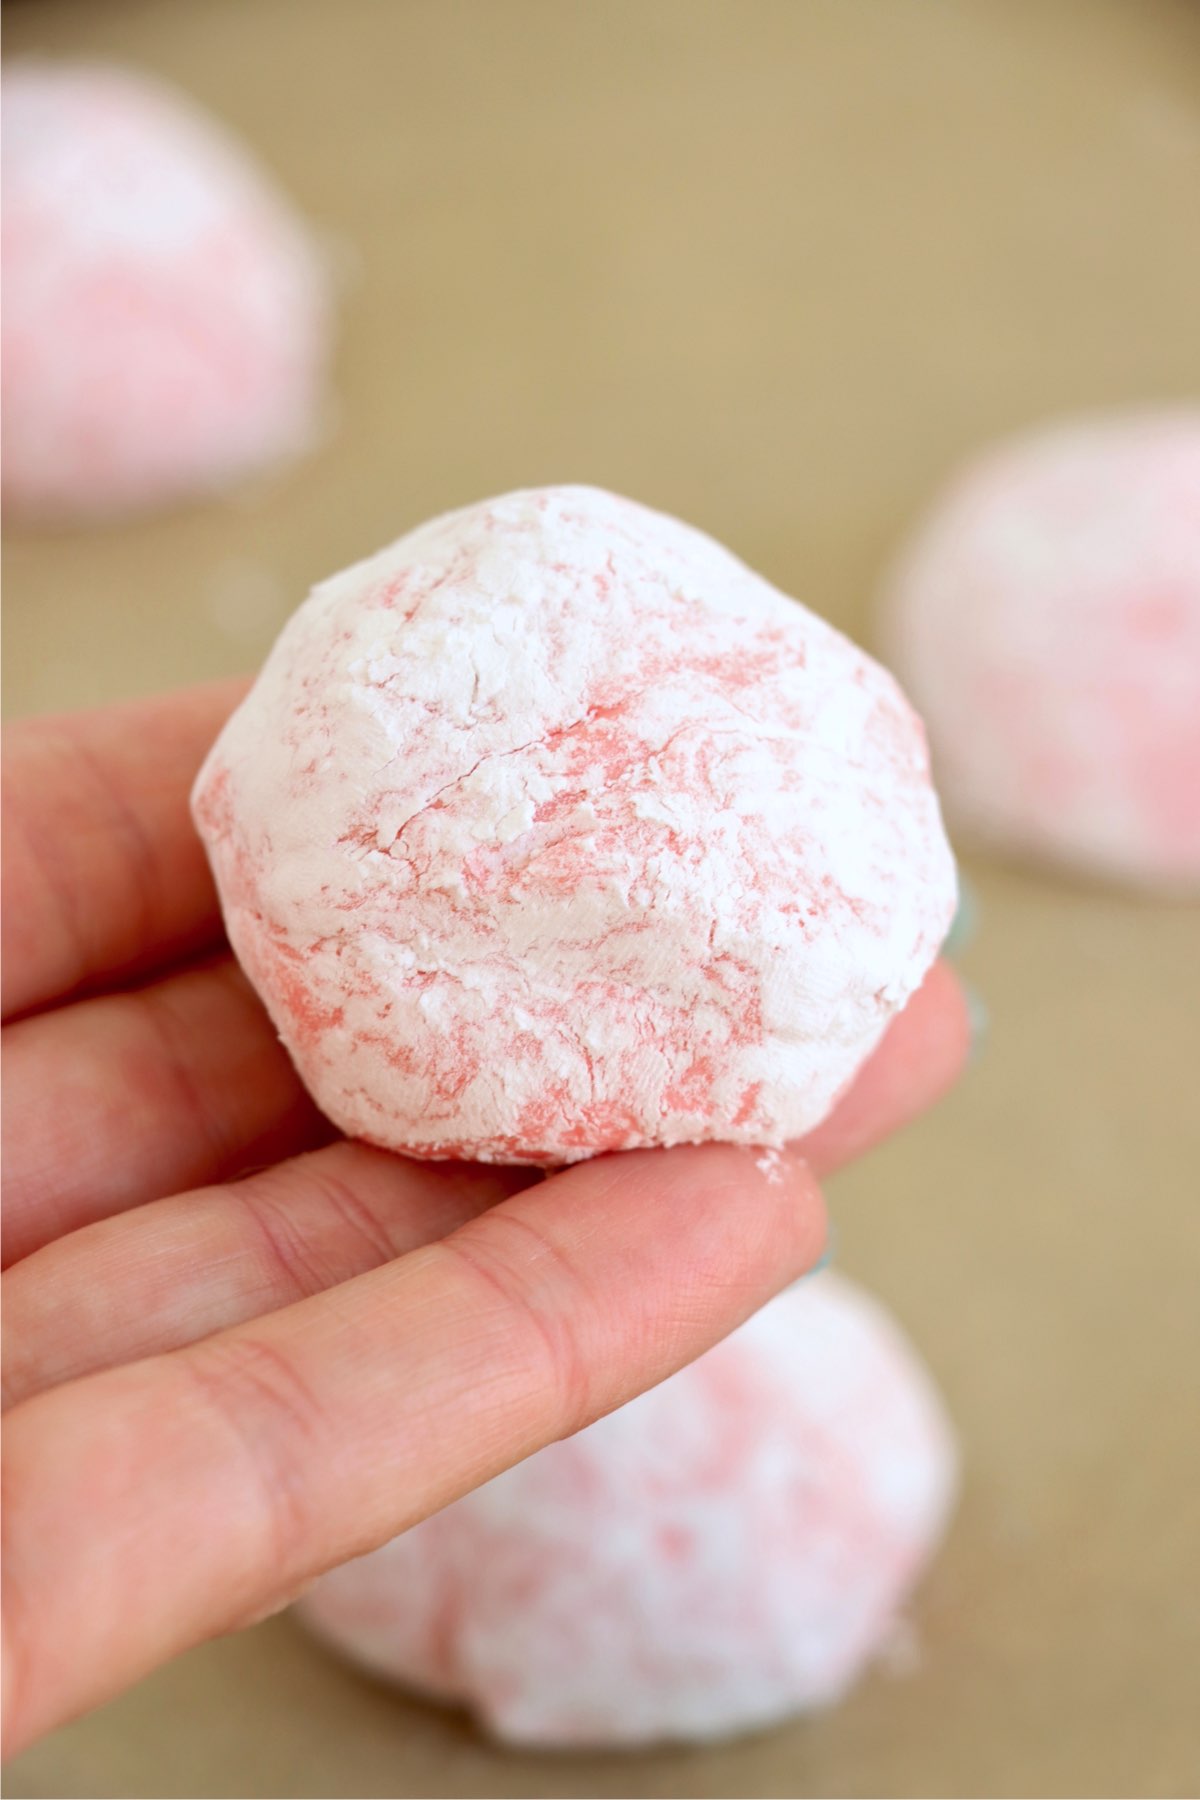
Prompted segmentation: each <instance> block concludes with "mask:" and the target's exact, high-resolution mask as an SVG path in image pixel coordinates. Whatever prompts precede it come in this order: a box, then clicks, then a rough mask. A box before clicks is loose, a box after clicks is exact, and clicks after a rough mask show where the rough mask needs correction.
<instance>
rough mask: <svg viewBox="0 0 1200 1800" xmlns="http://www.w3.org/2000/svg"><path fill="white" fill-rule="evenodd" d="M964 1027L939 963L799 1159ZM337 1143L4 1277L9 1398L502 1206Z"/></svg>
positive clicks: (881, 1131) (897, 1111)
mask: <svg viewBox="0 0 1200 1800" xmlns="http://www.w3.org/2000/svg"><path fill="white" fill-rule="evenodd" d="M967 1035H968V1027H967V1022H966V1010H965V1004H964V1001H963V997H962V991H961V989H960V987H959V984H958V981H957V979H956V978H955V976H954V974H953V972H952V971H951V970H950V969H949V968H948V967H946V966H945V965H939V966H938V967H937V968H935V969H934V970H932V971H931V973H930V975H929V977H928V978H927V980H926V982H925V984H924V986H923V987H922V988H921V989H920V990H919V992H918V993H917V994H916V995H914V997H913V999H912V1001H911V1002H910V1003H909V1005H908V1007H907V1008H906V1009H905V1011H904V1012H903V1013H902V1014H901V1015H900V1017H899V1018H898V1019H897V1020H896V1021H895V1022H894V1024H893V1025H892V1027H891V1029H890V1030H889V1031H888V1033H887V1034H886V1036H885V1037H884V1039H883V1042H882V1043H881V1044H880V1046H879V1049H878V1050H877V1051H876V1052H875V1054H874V1056H873V1057H872V1058H871V1060H870V1061H869V1062H868V1063H867V1065H866V1066H865V1067H864V1069H863V1070H862V1071H861V1073H860V1075H859V1076H858V1078H857V1079H856V1081H855V1082H854V1084H853V1086H852V1087H851V1089H850V1090H849V1092H848V1093H847V1094H846V1096H845V1098H844V1099H843V1100H842V1101H841V1103H840V1104H839V1106H838V1107H837V1109H836V1110H835V1112H834V1113H833V1114H832V1115H831V1116H830V1118H829V1119H828V1120H827V1121H826V1122H825V1123H824V1124H823V1125H822V1126H820V1127H819V1128H818V1130H817V1131H815V1132H813V1133H811V1134H810V1135H809V1137H808V1138H806V1139H805V1140H804V1142H803V1143H802V1144H801V1145H798V1146H797V1149H798V1150H799V1151H801V1152H802V1153H803V1154H804V1156H805V1157H806V1159H807V1160H808V1162H809V1163H810V1165H811V1166H812V1167H813V1168H814V1170H815V1172H816V1173H817V1174H818V1175H823V1174H826V1173H829V1172H831V1171H832V1170H834V1169H836V1168H839V1167H840V1166H841V1165H842V1164H843V1163H845V1162H846V1161H848V1160H849V1159H850V1158H851V1157H852V1156H856V1155H861V1154H863V1152H864V1151H866V1150H867V1149H869V1148H871V1147H872V1146H873V1145H874V1144H875V1143H877V1142H879V1141H880V1140H881V1139H883V1138H885V1137H886V1136H888V1135H889V1133H891V1132H893V1131H895V1130H897V1129H898V1128H899V1127H900V1126H901V1125H904V1124H906V1123H907V1122H908V1121H909V1120H910V1119H911V1118H913V1117H914V1116H915V1115H916V1114H917V1113H919V1112H920V1111H922V1110H923V1109H924V1108H925V1107H927V1106H929V1105H931V1104H932V1102H933V1101H934V1100H935V1099H936V1098H937V1097H938V1095H939V1094H940V1093H942V1092H943V1091H944V1090H945V1088H947V1087H948V1086H949V1085H950V1083H951V1082H952V1081H953V1080H954V1078H955V1077H956V1076H957V1074H958V1073H959V1070H960V1069H961V1066H962V1062H963V1059H964V1056H965V1054H966V1044H967ZM435 1168H436V1165H429V1164H420V1163H413V1162H410V1161H407V1160H404V1159H401V1158H396V1157H390V1156H387V1155H385V1154H384V1153H383V1152H380V1151H370V1150H367V1149H365V1148H363V1147H361V1146H351V1145H346V1144H343V1145H336V1146H334V1147H332V1148H331V1149H329V1150H326V1151H323V1152H320V1153H319V1154H317V1155H315V1156H311V1157H303V1158H300V1159H298V1160H297V1161H295V1162H294V1163H291V1164H289V1165H286V1166H285V1167H283V1168H280V1169H276V1170H270V1171H267V1172H266V1173H264V1174H263V1175H261V1176H258V1177H256V1178H254V1179H252V1180H249V1181H243V1182H239V1183H238V1184H237V1186H235V1187H232V1188H230V1187H225V1188H214V1189H210V1190H208V1191H206V1192H204V1193H200V1194H180V1195H176V1196H175V1197H173V1198H171V1199H168V1200H163V1201H161V1202H159V1203H158V1204H157V1205H154V1206H150V1207H143V1208H142V1209H141V1210H140V1211H139V1212H138V1214H137V1215H136V1217H134V1216H130V1215H126V1216H125V1217H123V1218H115V1219H110V1220H107V1221H105V1222H103V1223H102V1224H99V1225H95V1226H93V1227H91V1228H90V1229H89V1230H85V1231H79V1232H76V1233H74V1234H73V1235H72V1236H71V1237H68V1238H64V1239H62V1240H61V1241H60V1242H58V1243H56V1244H54V1245H52V1246H50V1247H48V1248H47V1249H46V1250H44V1251H43V1252H42V1253H41V1254H40V1255H39V1256H38V1257H36V1258H35V1259H34V1260H33V1262H31V1263H30V1264H29V1265H28V1267H27V1268H25V1269H24V1270H22V1269H14V1270H13V1271H12V1272H11V1273H10V1275H9V1276H8V1278H7V1280H6V1283H5V1299H4V1320H5V1325H4V1343H5V1353H4V1362H5V1369H6V1376H5V1392H6V1393H7V1395H8V1397H9V1403H10V1404H11V1403H12V1400H13V1399H15V1398H21V1397H24V1396H26V1395H28V1394H30V1393H32V1392H35V1391H38V1390H40V1389H42V1388H44V1387H48V1386H51V1385H53V1384H54V1383H56V1382H61V1381H67V1380H72V1379H75V1378H76V1377H78V1376H80V1375H85V1374H90V1373H92V1372H94V1371H96V1370H98V1369H103V1368H109V1367H111V1366H113V1365H114V1364H116V1363H119V1362H129V1361H132V1360H133V1359H134V1358H136V1357H144V1356H149V1355H153V1354H156V1353H158V1352H160V1351H164V1350H171V1349H176V1348H178V1347H180V1346H181V1345H184V1344H189V1343H194V1342H195V1341H197V1340H198V1339H199V1338H201V1337H204V1336H207V1335H209V1334H210V1333H213V1332H215V1331H218V1330H222V1329H224V1328H226V1327H228V1326H231V1325H236V1324H240V1323H242V1322H244V1321H247V1320H249V1319H252V1318H255V1317H257V1316H259V1315H260V1314H262V1313H266V1312H271V1311H274V1310H276V1309H278V1308H279V1307H282V1306H286V1305H289V1304H290V1303H291V1302H292V1301H295V1300H299V1299H303V1298H305V1297H306V1296H307V1295H309V1294H312V1293H315V1292H317V1291H318V1290H319V1289H320V1288H322V1287H329V1286H332V1285H333V1284H334V1283H335V1282H337V1281H345V1280H348V1279H349V1278H350V1277H351V1276H353V1275H358V1274H362V1273H364V1272H365V1271H366V1270H367V1269H370V1268H373V1267H375V1266H376V1265H377V1264H378V1263H380V1262H383V1261H386V1260H387V1259H388V1258H389V1257H391V1256H396V1255H399V1254H400V1253H401V1251H403V1250H407V1249H411V1248H413V1247H415V1246H416V1245H417V1244H418V1243H426V1242H432V1241H434V1240H435V1239H436V1238H438V1237H441V1236H444V1235H445V1233H446V1232H447V1231H449V1230H451V1229H453V1227H454V1226H456V1225H458V1224H461V1223H463V1222H464V1221H465V1220H466V1219H467V1218H469V1217H471V1216H473V1214H474V1212H476V1211H479V1210H482V1208H483V1207H484V1206H487V1205H490V1204H492V1203H493V1201H494V1200H496V1199H497V1198H499V1197H500V1193H501V1192H515V1191H516V1188H517V1187H518V1186H521V1185H525V1184H526V1183H527V1182H528V1180H529V1179H530V1178H531V1175H530V1172H529V1171H525V1172H524V1180H522V1179H520V1176H521V1172H520V1171H512V1172H510V1173H511V1175H512V1177H513V1179H512V1180H511V1181H510V1182H509V1183H508V1184H507V1185H505V1186H504V1187H503V1188H502V1189H501V1188H497V1187H496V1186H494V1185H489V1184H487V1182H486V1181H485V1179H484V1178H485V1175H486V1171H484V1170H482V1169H480V1170H477V1171H475V1172H474V1179H473V1181H471V1182H467V1181H465V1180H464V1179H463V1174H462V1172H460V1171H459V1168H458V1165H452V1174H451V1176H450V1179H449V1180H448V1181H444V1182H442V1181H439V1180H438V1178H437V1176H436V1174H435V1173H434V1171H435Z"/></svg>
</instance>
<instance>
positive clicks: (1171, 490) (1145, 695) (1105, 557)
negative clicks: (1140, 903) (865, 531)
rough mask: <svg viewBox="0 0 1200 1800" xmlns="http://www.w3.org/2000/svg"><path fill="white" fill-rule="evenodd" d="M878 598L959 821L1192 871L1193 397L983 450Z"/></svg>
mask: <svg viewBox="0 0 1200 1800" xmlns="http://www.w3.org/2000/svg"><path fill="white" fill-rule="evenodd" d="M885 609H886V610H885V620H884V630H885V633H886V638H887V645H888V651H889V655H890V658H891V660H892V661H893V662H894V664H895V667H896V669H897V670H898V672H899V674H900V676H901V679H902V680H903V681H904V682H905V683H906V685H907V686H908V688H909V691H910V692H911V694H912V696H913V699H914V700H915V702H916V704H917V705H918V706H919V707H920V708H921V709H922V711H923V713H924V716H925V721H926V724H927V725H928V728H929V734H930V739H931V742H932V745H933V752H934V764H935V768H936V772H937V777H938V783H939V787H940V788H941V791H942V793H943V796H944V798H945V801H946V807H947V811H948V813H949V814H950V816H951V818H952V819H953V820H954V821H955V822H958V821H961V822H962V824H963V825H964V827H966V828H968V829H969V830H971V831H973V832H974V833H975V834H976V835H977V836H978V837H979V838H981V839H983V840H985V841H990V842H992V843H994V844H996V845H997V846H1000V847H1005V848H1009V849H1012V850H1016V851H1018V852H1021V853H1024V854H1029V855H1033V856H1040V857H1045V858H1049V859H1053V860H1055V861H1059V862H1064V863H1069V864H1075V865H1077V866H1079V867H1080V868H1082V869H1086V870H1092V871H1094V872H1097V873H1099V874H1101V875H1104V876H1107V877H1110V878H1116V879H1119V880H1125V881H1128V882H1131V883H1137V884H1142V885H1146V886H1150V887H1160V888H1164V889H1178V890H1181V891H1182V890H1188V889H1195V888H1197V887H1200V411H1191V412H1189V411H1183V410H1180V411H1177V412H1164V413H1161V414H1144V415H1139V416H1132V417H1124V418H1115V419H1111V420H1095V421H1092V420H1085V421H1081V422H1080V423H1077V424H1070V425H1062V426H1058V427H1056V428H1053V429H1051V430H1046V431H1043V432H1041V433H1039V434H1037V435H1036V436H1032V437H1029V438H1025V439H1022V440H1020V441H1018V442H1016V443H1013V444H1010V445H1006V446H1003V447H1002V448H1000V449H999V450H997V451H994V452H993V453H992V454H991V455H989V456H987V457H986V458H985V459H984V460H982V461H981V462H980V463H978V464H977V465H976V466H975V467H973V468H971V469H969V470H968V471H967V473H966V475H965V476H964V477H962V478H961V479H960V480H959V481H958V482H957V484H956V485H955V486H953V487H952V488H951V490H950V492H949V494H948V495H947V496H946V497H945V498H944V499H943V500H942V501H941V502H940V504H939V505H938V506H937V507H936V508H935V509H934V511H933V514H932V516H931V517H930V519H929V521H928V523H927V524H926V525H925V526H924V527H923V528H922V529H921V530H920V532H919V533H918V535H917V537H916V539H915V541H914V543H913V544H912V546H911V547H910V549H909V550H908V552H907V554H906V555H905V556H904V558H903V560H902V562H901V564H900V567H899V569H898V571H897V573H896V576H895V578H894V580H893V581H892V583H891V586H890V589H889V591H888V592H887V594H886V596H885Z"/></svg>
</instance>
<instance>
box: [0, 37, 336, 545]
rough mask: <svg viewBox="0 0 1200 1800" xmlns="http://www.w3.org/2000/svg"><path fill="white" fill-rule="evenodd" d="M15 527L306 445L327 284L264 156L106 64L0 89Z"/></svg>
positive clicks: (189, 486)
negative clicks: (261, 163) (24, 518)
mask: <svg viewBox="0 0 1200 1800" xmlns="http://www.w3.org/2000/svg"><path fill="white" fill-rule="evenodd" d="M0 93H2V100H3V188H4V210H3V268H4V312H3V328H2V334H0V350H2V360H3V385H4V427H3V447H4V473H3V497H4V506H5V509H6V511H8V512H10V513H11V514H13V515H16V514H18V513H20V514H24V515H32V516H37V517H42V516H46V517H51V518H64V517H71V516H78V515H89V514H93V515H102V514H107V513H118V512H124V511H128V510H136V509H141V508H145V507H151V506H158V505H163V504H168V503H171V502H173V501H176V500H179V499H183V498H186V497H188V496H191V495H197V494H203V493H207V492H211V491H214V490H219V489H221V488H224V487H226V486H228V485H229V484H231V483H233V482H236V481H237V480H239V479H240V478H241V477H243V476H245V475H247V474H250V473H252V472H255V471H258V470H260V469H263V468H266V467H269V466H270V465H272V464H274V463H278V462H281V461H285V460H287V459H289V458H292V457H295V456H297V455H299V454H301V453H302V452H304V451H305V450H307V449H309V448H310V447H311V446H312V444H313V443H314V441H315V439H316V437H317V435H318V428H319V423H320V414H321V411H322V407H323V402H324V388H325V375H326V363H327V355H328V347H329V336H330V325H331V317H330V314H331V307H330V294H329V282H328V279H327V271H326V269H325V267H324V265H323V262H322V259H321V256H320V254H319V253H318V251H317V249H316V246H315V245H314V243H313V241H312V239H311V237H310V236H309V233H308V231H307V230H306V228H305V226H304V225H303V223H302V222H301V221H300V219H299V218H298V217H297V215H296V214H295V212H294V211H293V210H292V208H291V206H290V204H289V203H288V201H287V200H286V199H285V198H284V196H283V195H282V194H281V193H280V192H279V191H278V189H277V188H276V187H275V185H274V183H273V182H272V181H271V180H270V178H269V177H268V176H267V175H266V174H265V173H264V172H263V171H262V170H261V169H259V168H258V167H257V166H256V164H255V162H254V161H253V159H252V157H250V156H249V155H248V153H247V152H246V151H245V150H244V149H243V148H242V147H241V146H240V145H238V144H237V143H236V142H234V141H233V140H232V139H231V138H230V137H228V136H227V135H226V133H225V131H224V130H223V129H222V128H221V127H220V126H219V125H218V124H216V123H215V122H214V121H212V120H210V119H208V118H206V117H205V116H204V115H203V114H202V113H201V112H199V111H198V110H197V109H196V108H195V107H194V106H193V105H192V103H191V102H190V101H189V100H187V99H185V98H184V97H183V96H182V95H179V94H177V93H174V92H172V91H171V90H170V89H168V88H166V87H163V86H160V85H159V84H158V83H157V82H153V81H150V80H148V79H146V78H145V77H144V76H141V75H138V74H134V73H132V72H129V71H126V70H122V69H118V68H112V67H107V66H104V65H95V66H91V65H78V66H74V65H63V64H51V63H40V62H24V63H16V64H14V65H12V66H11V67H9V68H7V69H6V70H5V72H4V76H3V82H2V86H0Z"/></svg>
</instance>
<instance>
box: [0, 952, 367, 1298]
mask: <svg viewBox="0 0 1200 1800" xmlns="http://www.w3.org/2000/svg"><path fill="white" fill-rule="evenodd" d="M4 1075H5V1084H6V1092H5V1107H4V1119H3V1140H4V1186H5V1199H4V1264H5V1266H6V1267H7V1266H8V1265H9V1264H11V1263H12V1262H14V1261H16V1260H17V1259H18V1258H20V1257H22V1256H27V1255H28V1254H29V1253H30V1252H31V1251H33V1250H36V1249H38V1248H39V1247H40V1246H41V1245H43V1244H47V1243H49V1242H50V1241H51V1240H52V1239H54V1238H57V1237H61V1236H62V1235H63V1234H64V1233H65V1232H70V1231H75V1230H77V1229H78V1228H79V1227H80V1226H82V1225H86V1224H88V1223H90V1222H91V1221H92V1220H94V1219H99V1218H104V1217H107V1216H108V1215H110V1214H112V1213H119V1212H122V1211H123V1210H125V1209H126V1208H128V1207H136V1206H140V1205H141V1204H142V1203H143V1202H145V1201H147V1200H154V1199H157V1198H158V1197H159V1196H160V1195H163V1194H171V1193H177V1192H178V1191H179V1189H180V1188H185V1187H190V1186H195V1185H199V1184H200V1183H201V1182H211V1181H217V1180H220V1179H222V1178H227V1177H229V1176H232V1175H234V1174H237V1173H239V1172H240V1171H241V1170H243V1169H246V1168H250V1167H253V1166H254V1165H255V1164H257V1163H265V1162H276V1161H278V1159H279V1158H280V1157H282V1156H288V1155H291V1154H292V1153H294V1152H295V1151H298V1150H301V1149H304V1148H305V1147H307V1146H309V1145H312V1144H316V1143H319V1142H321V1141H322V1139H323V1138H327V1137H329V1136H331V1135H332V1128H331V1127H330V1126H329V1125H328V1124H327V1123H326V1122H325V1121H324V1120H323V1119H322V1118H321V1115H320V1114H319V1113H318V1112H317V1110H316V1108H315V1106H314V1105H313V1104H312V1102H311V1101H310V1100H309V1098H308V1096H307V1095H306V1093H305V1091H304V1089H303V1087H302V1086H301V1084H300V1080H299V1078H298V1076H297V1075H296V1073H295V1071H294V1069H293V1068H292V1065H291V1062H290V1061H289V1059H288V1057H287V1054H286V1052H285V1051H284V1050H283V1048H282V1046H281V1045H280V1043H279V1040H278V1039H277V1037H276V1035H275V1032H274V1030H273V1028H272V1026H271V1023H270V1021H269V1020H268V1018H267V1015H266V1014H265V1012H264V1011H263V1009H262V1007H261V1006H260V1005H259V1002H258V1000H257V999H256V998H255V996H254V993H253V991H252V990H251V988H250V985H249V983H248V982H247V981H246V979H245V977H244V976H243V975H242V973H241V971H240V970H239V969H238V968H237V965H236V964H235V963H234V962H233V960H232V958H230V957H228V956H227V957H223V958H221V959H220V960H219V961H215V962H212V963H208V964H205V965H203V966H199V967H196V968H193V969H189V970H186V971H185V972H184V973H182V974H179V975H172V976H170V977H168V978H167V979H166V980H164V981H158V982H154V983H151V984H150V985H149V986H147V987H144V988H141V989H138V990H136V991H134V992H129V993H123V994H109V995H105V996H104V997H102V998H100V999H96V1000H83V1001H78V1002H76V1003H75V1004H74V1005H71V1006H67V1007H60V1008H56V1009H55V1010H53V1011H51V1012H48V1013H38V1014H35V1015H34V1016H33V1017H32V1018H28V1019H21V1020H18V1021H17V1022H16V1023H15V1024H11V1025H7V1026H5V1028H4Z"/></svg>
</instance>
